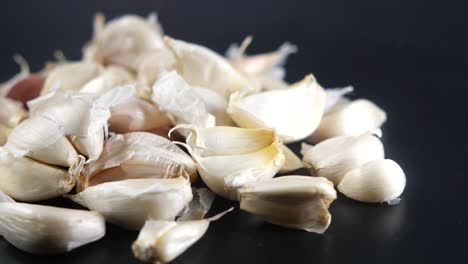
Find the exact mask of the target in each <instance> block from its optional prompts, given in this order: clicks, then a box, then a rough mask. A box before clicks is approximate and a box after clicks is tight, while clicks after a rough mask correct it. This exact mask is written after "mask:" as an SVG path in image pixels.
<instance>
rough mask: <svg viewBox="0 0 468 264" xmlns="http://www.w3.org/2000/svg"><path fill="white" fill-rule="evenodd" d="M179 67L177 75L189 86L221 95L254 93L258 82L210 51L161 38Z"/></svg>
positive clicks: (258, 88)
mask: <svg viewBox="0 0 468 264" xmlns="http://www.w3.org/2000/svg"><path fill="white" fill-rule="evenodd" d="M164 40H165V41H166V43H167V45H168V46H169V48H170V49H171V50H172V51H173V52H174V55H175V57H176V60H177V61H178V63H179V64H180V66H181V70H180V72H179V73H180V74H181V76H182V77H183V78H184V79H185V80H186V81H187V82H188V83H189V84H190V85H192V86H200V87H205V88H207V89H211V90H213V91H215V92H217V93H219V94H221V95H222V96H224V97H225V98H229V96H230V95H231V94H232V93H233V92H242V93H243V92H247V93H255V92H258V91H259V90H260V88H261V87H260V85H259V84H258V83H256V82H254V81H252V80H249V79H248V78H247V77H246V76H245V75H244V74H242V73H240V72H239V71H238V70H237V69H235V68H234V67H233V66H232V65H231V64H230V63H229V62H228V61H227V60H226V59H225V58H223V57H222V56H220V55H219V54H217V53H215V52H214V51H212V50H210V49H208V48H206V47H203V46H200V45H196V44H192V43H188V42H184V41H181V40H175V39H172V38H169V37H165V38H164Z"/></svg>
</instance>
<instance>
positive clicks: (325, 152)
mask: <svg viewBox="0 0 468 264" xmlns="http://www.w3.org/2000/svg"><path fill="white" fill-rule="evenodd" d="M301 153H302V155H303V161H304V162H306V163H307V164H309V165H310V166H311V168H310V171H311V175H313V176H320V177H325V178H327V179H329V180H331V181H332V182H333V183H334V184H335V185H338V184H339V183H340V181H341V179H342V178H343V176H344V175H345V174H346V173H348V172H349V171H351V170H353V169H355V168H358V167H360V166H361V165H362V164H364V163H367V162H369V161H372V160H379V159H383V158H384V148H383V145H382V142H381V141H380V140H379V139H378V138H377V137H375V136H373V135H372V134H371V133H365V134H362V135H359V136H339V137H333V138H330V139H327V140H324V141H322V142H320V143H319V144H317V145H315V146H310V145H307V144H305V143H303V144H302V148H301Z"/></svg>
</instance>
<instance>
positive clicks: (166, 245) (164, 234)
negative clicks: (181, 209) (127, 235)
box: [132, 208, 233, 263]
mask: <svg viewBox="0 0 468 264" xmlns="http://www.w3.org/2000/svg"><path fill="white" fill-rule="evenodd" d="M232 209H233V208H231V209H229V210H228V211H225V212H223V213H221V214H218V215H216V216H213V217H210V218H207V219H201V220H190V221H177V222H176V221H164V220H148V221H146V223H145V225H144V226H143V228H142V229H141V231H140V234H139V235H138V238H137V240H136V241H135V242H134V243H133V245H132V250H133V254H134V255H135V257H136V258H138V259H139V260H141V261H144V262H151V263H167V262H171V261H172V260H174V259H175V258H177V257H178V256H179V255H180V254H182V253H183V252H184V251H185V250H187V249H188V248H189V247H190V246H192V245H193V244H194V243H195V242H197V241H198V240H199V239H200V238H201V237H202V236H203V235H204V234H205V233H206V230H208V227H209V225H210V222H212V221H215V220H218V219H219V218H221V217H222V216H223V215H225V214H226V213H228V212H229V211H232Z"/></svg>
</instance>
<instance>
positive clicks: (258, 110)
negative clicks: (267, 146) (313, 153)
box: [228, 75, 326, 143]
mask: <svg viewBox="0 0 468 264" xmlns="http://www.w3.org/2000/svg"><path fill="white" fill-rule="evenodd" d="M325 100H326V98H325V92H324V91H323V89H322V88H321V87H320V85H319V84H318V83H317V82H316V81H315V79H314V77H313V76H312V75H308V76H307V77H306V78H305V79H304V80H302V81H300V82H298V83H296V84H293V85H292V86H291V87H290V88H289V89H286V90H276V91H268V92H262V93H258V94H254V95H250V96H247V97H244V98H242V97H241V95H240V94H239V93H235V94H233V95H232V96H231V98H230V101H229V106H228V113H229V115H230V116H231V117H232V119H233V120H234V122H236V123H237V124H238V125H239V126H240V127H245V128H266V127H271V128H274V129H275V130H276V132H277V133H278V135H279V136H280V137H281V138H282V139H283V140H284V142H285V143H291V142H295V141H298V140H301V139H304V138H306V137H307V136H309V135H310V134H312V132H314V131H315V129H316V128H317V127H318V125H319V123H320V119H321V117H322V114H323V111H324V107H325Z"/></svg>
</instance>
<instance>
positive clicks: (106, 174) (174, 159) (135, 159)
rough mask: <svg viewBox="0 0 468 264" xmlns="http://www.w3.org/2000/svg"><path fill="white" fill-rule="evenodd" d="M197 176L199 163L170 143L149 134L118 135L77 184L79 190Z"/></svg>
mask: <svg viewBox="0 0 468 264" xmlns="http://www.w3.org/2000/svg"><path fill="white" fill-rule="evenodd" d="M183 173H188V175H190V178H191V179H192V181H194V180H195V179H196V177H197V171H196V167H195V163H194V162H193V160H192V159H191V158H190V156H189V155H187V154H186V153H185V152H184V151H183V150H181V149H180V148H179V147H177V145H175V144H174V143H172V142H171V141H170V140H168V139H166V138H163V137H160V136H157V135H154V134H150V133H145V132H133V133H127V134H124V135H114V136H112V137H111V138H109V139H108V140H107V142H106V144H105V146H104V150H103V152H102V154H101V156H100V157H99V158H98V159H97V160H96V161H92V162H89V163H88V164H86V165H85V167H84V169H83V173H82V176H81V177H80V179H78V182H77V191H82V190H84V189H86V188H87V187H89V186H94V185H97V184H100V183H103V182H109V181H118V180H124V179H137V178H162V179H164V178H175V177H178V176H180V175H181V174H183Z"/></svg>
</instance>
